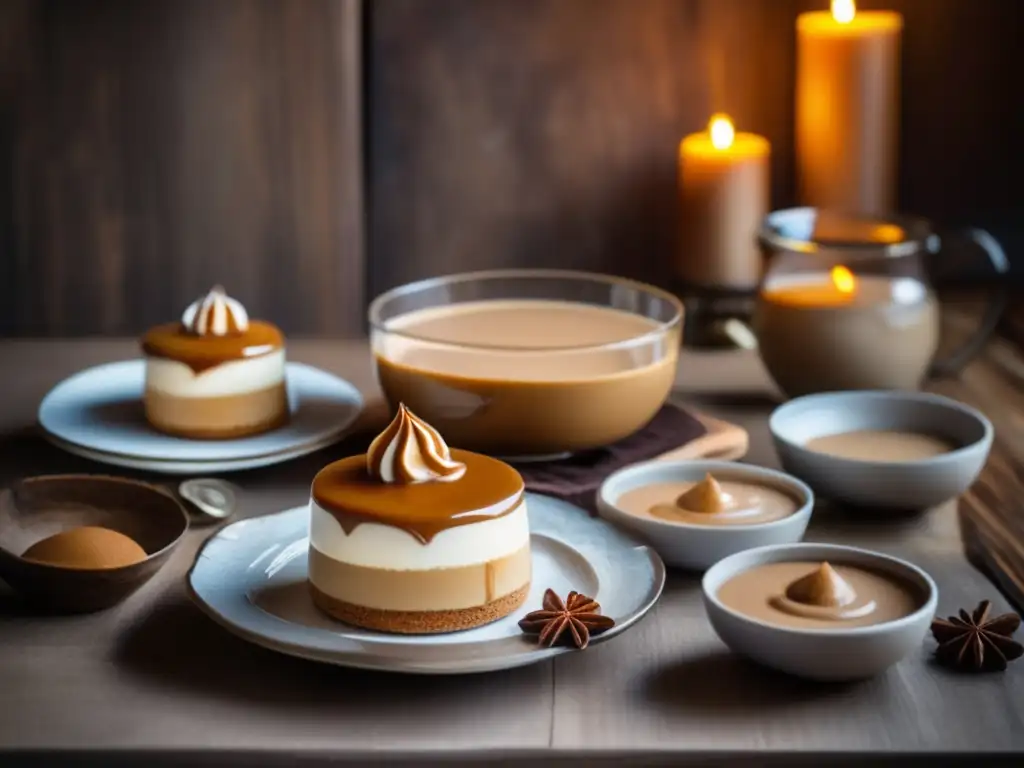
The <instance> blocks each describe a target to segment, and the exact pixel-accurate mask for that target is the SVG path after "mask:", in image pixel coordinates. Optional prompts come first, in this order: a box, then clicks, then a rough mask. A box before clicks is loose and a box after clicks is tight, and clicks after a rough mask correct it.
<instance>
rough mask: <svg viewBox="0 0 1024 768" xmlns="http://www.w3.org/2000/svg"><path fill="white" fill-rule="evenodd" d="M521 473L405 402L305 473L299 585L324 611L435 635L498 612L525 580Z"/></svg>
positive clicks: (521, 592)
mask: <svg viewBox="0 0 1024 768" xmlns="http://www.w3.org/2000/svg"><path fill="white" fill-rule="evenodd" d="M524 490H525V488H524V484H523V479H522V477H520V475H519V473H518V472H516V470H515V469H513V468H512V467H511V466H509V465H508V464H506V463H504V462H502V461H499V460H497V459H493V458H491V457H489V456H484V455H482V454H479V453H471V452H469V451H462V450H457V449H449V448H448V446H447V445H446V444H445V441H444V440H443V439H442V437H441V435H440V434H439V433H438V432H437V431H436V430H435V429H434V428H433V427H431V426H430V425H429V424H427V423H426V422H425V421H423V420H422V419H419V418H418V417H416V416H415V415H414V414H413V413H412V412H411V411H410V410H409V409H407V408H406V407H405V406H404V405H399V408H398V413H397V415H396V416H395V418H394V420H393V421H392V422H391V424H390V425H388V427H387V428H386V429H385V430H384V431H383V432H382V433H381V434H380V435H378V436H377V437H376V438H375V439H374V441H373V442H372V443H371V445H370V448H369V450H368V451H367V453H366V454H363V455H359V456H351V457H349V458H345V459H341V460H340V461H336V462H334V463H332V464H329V465H327V466H326V467H324V468H323V469H322V470H321V471H320V472H319V473H318V474H317V476H316V477H315V478H314V480H313V487H312V492H311V499H310V503H309V508H310V532H309V585H310V591H311V593H312V596H313V601H314V602H315V603H316V605H317V606H318V607H319V608H320V609H321V610H323V611H324V612H325V613H327V614H328V615H329V616H331V617H333V618H335V619H339V620H341V621H343V622H345V623H347V624H352V625H355V626H359V627H364V628H366V629H373V630H378V631H382V632H393V633H402V634H436V633H443V632H453V631H456V630H463V629H470V628H472V627H478V626H481V625H484V624H488V623H490V622H492V621H496V620H498V619H501V618H503V617H505V616H507V615H508V614H510V613H512V612H513V611H514V610H516V609H517V608H519V606H520V605H522V603H523V601H524V600H525V599H526V596H527V594H528V592H529V589H530V579H531V573H532V562H531V557H530V528H529V523H528V519H527V514H526V500H525V498H524V495H523V494H524Z"/></svg>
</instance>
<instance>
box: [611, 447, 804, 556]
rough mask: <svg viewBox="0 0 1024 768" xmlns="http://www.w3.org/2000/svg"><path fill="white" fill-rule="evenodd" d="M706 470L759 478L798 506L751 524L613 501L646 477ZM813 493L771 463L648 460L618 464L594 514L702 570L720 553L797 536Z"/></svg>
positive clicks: (686, 478) (669, 478) (660, 479)
mask: <svg viewBox="0 0 1024 768" xmlns="http://www.w3.org/2000/svg"><path fill="white" fill-rule="evenodd" d="M709 472H710V473H711V474H712V475H713V476H714V477H715V478H716V479H717V480H720V481H725V480H732V481H734V482H743V483H758V484H761V485H767V486H770V487H773V488H777V489H778V490H780V491H784V492H785V493H788V494H790V495H791V496H793V497H795V498H796V500H797V503H798V504H799V505H800V507H799V509H798V510H797V511H796V512H794V513H793V514H792V515H789V516H788V517H784V518H782V519H781V520H773V521H772V522H770V523H754V524H752V525H715V526H712V525H691V524H690V523H675V522H671V521H668V520H655V519H653V518H649V517H638V516H637V515H631V514H629V513H628V512H625V511H623V510H621V509H619V507H618V506H616V503H617V502H618V500H619V497H621V496H622V494H624V493H625V492H626V491H630V490H633V489H634V488H639V487H641V486H644V485H650V484H651V483H665V482H669V483H671V482H697V481H699V480H702V479H703V478H704V476H705V475H706V474H708V473H709ZM813 508H814V493H813V492H812V491H811V489H810V488H808V487H807V485H806V484H804V483H803V482H801V481H800V480H797V479H796V478H795V477H790V476H789V475H787V474H784V473H782V472H777V471H775V470H774V469H765V468H764V467H755V466H752V465H749V464H736V463H734V462H730V461H649V462H645V463H642V464H634V465H633V466H630V467H626V468H625V469H620V470H619V471H618V472H615V473H614V474H612V475H609V477H608V478H607V479H606V480H605V481H604V483H602V484H601V488H600V490H599V491H598V494H597V510H598V514H599V515H600V516H601V517H602V518H604V519H605V520H608V521H609V522H611V523H613V524H615V525H618V526H620V527H622V528H627V529H629V530H631V531H633V532H634V533H636V534H638V535H639V536H641V537H642V538H644V539H646V540H647V541H648V542H649V543H650V545H651V546H652V547H654V549H655V550H656V551H657V553H658V554H659V555H661V558H662V560H664V561H665V562H666V563H667V564H668V565H672V566H676V567H678V568H686V569H688V570H693V571H703V570H704V569H705V568H708V567H710V566H711V565H714V564H715V563H717V562H718V561H719V560H721V559H722V558H723V557H728V556H729V555H732V554H735V553H736V552H742V551H743V550H745V549H750V548H751V547H761V546H764V545H766V544H788V543H792V542H795V541H800V539H801V538H802V537H803V535H804V531H805V530H806V529H807V523H808V521H809V520H810V519H811V510H812V509H813Z"/></svg>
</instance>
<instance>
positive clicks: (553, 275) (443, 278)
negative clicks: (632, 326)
mask: <svg viewBox="0 0 1024 768" xmlns="http://www.w3.org/2000/svg"><path fill="white" fill-rule="evenodd" d="M512 278H520V279H561V280H578V281H580V282H587V283H591V284H594V283H597V284H604V285H608V286H623V287H626V288H630V289H632V290H634V291H637V292H640V293H646V294H648V295H653V296H655V297H656V298H659V299H662V300H664V301H666V302H668V304H669V305H670V306H671V307H672V310H673V311H672V317H671V318H669V319H668V320H664V321H657V326H656V327H654V328H652V329H651V330H649V331H645V332H644V333H642V334H640V335H638V336H633V337H631V338H629V339H625V340H623V341H615V342H606V343H601V344H573V345H569V346H563V347H518V346H517V347H509V346H504V345H500V344H467V343H465V342H455V341H444V340H439V339H435V338H430V337H427V336H420V335H418V334H415V333H407V332H405V331H400V330H395V329H394V328H388V327H387V325H386V323H387V321H383V320H381V318H380V315H381V307H382V306H384V305H385V304H386V303H387V302H389V301H391V300H393V299H396V298H399V297H401V296H403V295H408V294H412V293H416V292H417V291H423V290H429V289H431V288H435V287H439V286H444V285H451V284H454V283H468V282H473V281H480V280H501V279H512ZM566 301H570V300H566ZM579 303H582V302H579ZM607 308H608V309H615V307H607ZM684 311H685V310H684V307H683V302H682V301H681V300H680V299H679V298H678V297H677V296H675V295H673V294H672V293H670V292H669V291H666V290H664V289H662V288H658V287H657V286H654V285H650V284H649V283H644V282H641V281H639V280H631V279H630V278H626V277H618V276H616V275H608V274H604V273H601V272H585V271H583V270H575V269H543V268H516V269H483V270H477V271H473V272H456V273H452V274H448V275H439V276H436V277H428V278H425V279H423V280H415V281H413V282H411V283H405V284H403V285H399V286H396V287H395V288H391V289H389V290H387V291H384V292H383V293H381V294H380V295H378V296H377V297H376V298H375V299H374V300H373V301H371V302H370V306H369V308H368V310H367V319H368V320H369V324H370V331H371V333H372V332H374V331H377V332H380V333H385V334H388V335H391V336H395V337H398V338H402V339H408V340H410V341H416V342H421V343H424V344H430V345H431V346H434V347H442V348H444V347H447V348H450V349H463V350H489V351H502V352H516V353H522V352H544V353H555V352H563V353H564V352H596V351H601V350H609V349H618V348H623V347H632V346H635V345H637V344H639V343H641V342H644V341H646V340H654V339H657V338H660V337H662V336H664V335H665V334H667V333H668V332H669V331H671V330H672V328H673V327H675V326H679V325H681V324H682V321H683V313H684ZM630 314H632V315H638V316H640V317H643V316H644V315H639V314H638V313H636V312H630ZM648 319H649V320H651V321H652V322H655V321H654V320H653V318H648Z"/></svg>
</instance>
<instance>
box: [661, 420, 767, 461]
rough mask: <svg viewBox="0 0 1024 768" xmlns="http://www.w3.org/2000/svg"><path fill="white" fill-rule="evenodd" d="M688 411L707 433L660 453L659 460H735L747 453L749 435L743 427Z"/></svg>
mask: <svg viewBox="0 0 1024 768" xmlns="http://www.w3.org/2000/svg"><path fill="white" fill-rule="evenodd" d="M689 413H690V415H691V416H693V417H694V418H695V419H697V420H698V421H699V422H700V423H701V424H703V425H704V427H705V429H707V433H706V434H704V435H702V436H701V437H698V438H697V439H695V440H691V441H690V442H688V443H686V444H685V445H682V446H680V447H678V448H674V449H673V450H671V451H668V452H667V453H663V454H661V456H659V457H658V459H659V460H661V459H664V460H677V459H691V460H692V459H717V460H720V461H735V460H736V459H741V458H743V457H744V456H745V455H746V454H747V448H748V447H749V446H750V437H749V435H747V430H745V429H743V427H740V426H737V425H736V424H730V423H729V422H727V421H722V420H721V419H716V418H714V417H712V416H708V415H706V414H703V413H701V412H700V411H694V410H689Z"/></svg>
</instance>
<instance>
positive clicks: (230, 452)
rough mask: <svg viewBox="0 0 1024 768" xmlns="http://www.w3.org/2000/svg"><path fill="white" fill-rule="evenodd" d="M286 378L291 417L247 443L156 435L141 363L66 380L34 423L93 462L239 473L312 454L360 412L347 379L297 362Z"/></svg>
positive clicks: (113, 365)
mask: <svg viewBox="0 0 1024 768" xmlns="http://www.w3.org/2000/svg"><path fill="white" fill-rule="evenodd" d="M286 376H287V384H288V399H289V407H290V409H291V419H290V420H289V422H288V424H286V425H285V426H283V427H281V428H279V429H275V430H272V431H270V432H264V433H263V434H260V435H253V436H251V437H242V438H236V439H231V440H189V439H187V438H181V437H174V436H172V435H165V434H163V433H161V432H157V431H156V430H155V429H153V428H152V427H150V426H149V424H148V423H147V422H146V418H145V415H144V413H143V407H142V394H143V387H144V377H145V363H144V361H142V360H126V361H123V362H119V363H109V364H107V365H100V366H97V367H96V368H89V369H87V370H85V371H82V372H81V373H77V374H75V375H74V376H71V377H70V378H68V379H65V380H64V381H62V382H61V383H60V384H58V385H57V386H56V387H54V388H53V389H52V390H50V393H49V394H48V395H47V396H46V397H45V398H43V402H42V403H41V404H40V406H39V424H40V426H41V427H42V428H43V430H44V431H45V432H46V434H47V436H49V437H50V438H51V439H53V441H54V442H55V443H56V444H57V445H59V446H60V447H62V448H66V449H69V450H73V452H74V453H78V454H79V455H83V456H86V457H87V458H91V459H96V460H97V461H103V462H106V463H110V464H118V465H120V466H133V465H134V466H137V467H138V468H145V469H155V471H167V472H171V471H173V470H171V469H169V468H167V467H170V466H171V465H173V464H174V463H175V462H177V463H181V464H184V465H189V466H190V467H201V468H203V469H205V470H207V471H213V470H212V467H213V466H215V465H225V464H226V465H229V466H230V465H232V464H240V463H243V464H245V465H246V466H245V467H242V466H238V467H234V468H238V469H242V468H248V467H249V466H259V465H261V464H260V462H262V464H267V463H274V462H275V461H282V460H284V459H287V458H294V457H295V456H297V455H301V454H302V453H310V452H311V451H314V450H317V449H319V448H322V447H324V446H325V445H329V444H330V443H331V442H333V441H334V440H337V439H338V438H339V437H341V435H342V434H343V433H344V432H345V430H346V429H348V428H349V427H350V426H351V425H352V423H353V422H354V421H355V420H356V418H357V417H358V416H359V413H360V411H361V410H362V407H363V398H362V396H361V395H360V394H359V390H357V389H356V388H355V387H354V386H352V385H351V384H349V383H348V382H347V381H345V380H344V379H339V378H338V377H337V376H333V375H331V374H329V373H326V372H324V371H321V370H319V369H317V368H313V367H311V366H308V365H303V364H301V363H288V365H287V369H286ZM282 457H283V458H282ZM254 461H255V462H258V463H257V464H253V463H252V462H254ZM128 462H131V463H128ZM140 464H145V466H144V467H142V466H139V465H140ZM165 465H166V467H165V468H164V469H160V467H161V466H165Z"/></svg>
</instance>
